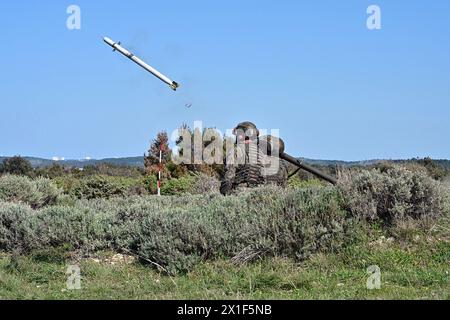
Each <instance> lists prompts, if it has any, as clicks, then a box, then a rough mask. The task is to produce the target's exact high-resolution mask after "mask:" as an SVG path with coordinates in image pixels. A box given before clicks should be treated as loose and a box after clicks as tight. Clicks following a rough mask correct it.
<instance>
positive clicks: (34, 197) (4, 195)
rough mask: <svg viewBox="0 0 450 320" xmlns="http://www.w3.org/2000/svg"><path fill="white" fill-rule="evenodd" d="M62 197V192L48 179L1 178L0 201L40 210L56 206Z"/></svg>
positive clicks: (7, 176)
mask: <svg viewBox="0 0 450 320" xmlns="http://www.w3.org/2000/svg"><path fill="white" fill-rule="evenodd" d="M61 195H62V191H61V190H60V189H58V187H57V186H56V185H55V184H53V183H52V181H51V180H49V179H46V178H36V179H34V180H33V179H31V178H28V177H25V176H14V175H4V176H1V177H0V201H8V202H18V203H25V204H28V205H30V206H31V207H32V208H34V209H38V208H42V207H45V206H49V205H54V204H56V203H57V201H58V199H59V198H60V197H61Z"/></svg>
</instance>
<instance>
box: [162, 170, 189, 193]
mask: <svg viewBox="0 0 450 320" xmlns="http://www.w3.org/2000/svg"><path fill="white" fill-rule="evenodd" d="M195 182H196V177H195V176H194V175H190V174H188V175H185V176H182V177H180V178H178V179H170V180H166V181H163V182H162V184H161V194H163V195H178V194H182V193H188V192H189V190H190V189H191V188H192V186H193V185H194V184H195Z"/></svg>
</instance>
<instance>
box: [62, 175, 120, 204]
mask: <svg viewBox="0 0 450 320" xmlns="http://www.w3.org/2000/svg"><path fill="white" fill-rule="evenodd" d="M71 194H72V195H73V196H75V197H76V198H78V199H97V198H105V199H109V198H111V197H115V196H124V195H125V194H126V187H125V186H124V185H123V184H121V183H120V182H118V181H115V180H114V179H111V178H109V179H108V178H106V177H103V176H94V177H89V178H87V179H82V180H80V181H79V183H78V184H77V185H76V186H75V187H74V188H73V190H71Z"/></svg>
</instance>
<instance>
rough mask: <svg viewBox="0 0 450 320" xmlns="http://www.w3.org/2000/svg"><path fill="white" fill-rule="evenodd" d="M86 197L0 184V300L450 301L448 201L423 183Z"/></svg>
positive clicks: (443, 188)
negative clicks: (75, 274)
mask: <svg viewBox="0 0 450 320" xmlns="http://www.w3.org/2000/svg"><path fill="white" fill-rule="evenodd" d="M94 186H95V185H94ZM88 187H89V188H90V189H88V190H89V192H85V191H83V192H82V193H80V194H88V195H90V196H89V197H88V198H83V197H72V196H71V195H70V194H66V193H64V192H63V190H62V189H60V188H59V187H58V186H57V184H55V183H54V182H53V180H50V179H45V178H34V179H32V178H28V177H23V176H15V175H8V174H7V175H3V176H1V177H0V251H1V252H2V253H1V254H0V298H1V299H354V298H358V299H359V298H362V299H379V298H380V299H450V275H449V272H450V231H449V230H450V219H449V211H450V201H449V197H450V192H449V188H448V186H447V185H446V184H443V183H441V182H439V181H437V180H435V179H433V178H432V177H430V175H429V174H427V172H426V171H425V170H421V169H418V168H408V167H405V166H397V165H395V166H389V167H386V168H376V169H370V170H366V169H358V170H351V171H343V172H341V173H340V177H339V184H338V186H336V187H332V186H327V185H322V184H320V183H316V182H312V183H299V184H298V185H296V186H291V187H290V188H288V189H286V190H283V189H279V188H274V187H264V188H258V189H255V190H252V191H249V192H245V193H243V194H240V195H237V196H230V197H224V196H221V195H220V194H218V193H217V192H214V191H213V190H212V191H211V192H207V193H204V194H199V195H190V194H179V195H177V196H165V197H156V196H147V195H143V196H139V195H133V196H129V195H128V196H111V194H110V193H109V191H108V190H109V189H105V185H103V184H101V185H100V186H99V188H97V187H96V186H95V188H94V187H93V186H92V185H89V186H88ZM90 191H92V192H90ZM98 193H100V194H107V195H108V196H107V197H96V196H95V197H93V196H92V195H96V194H98ZM75 194H77V193H75ZM69 266H76V267H77V268H79V270H80V274H81V283H80V285H81V289H79V290H78V289H76V290H72V289H73V288H71V287H70V286H69V287H68V286H67V283H68V279H70V278H71V276H70V275H68V274H67V271H68V267H69ZM371 266H372V267H373V266H376V269H377V270H379V274H380V276H381V283H380V287H379V289H373V287H372V289H370V286H369V287H368V285H367V284H368V281H369V282H370V279H373V278H372V277H373V275H374V274H373V269H371ZM370 270H372V271H370Z"/></svg>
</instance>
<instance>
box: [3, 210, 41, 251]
mask: <svg viewBox="0 0 450 320" xmlns="http://www.w3.org/2000/svg"><path fill="white" fill-rule="evenodd" d="M33 214H34V212H33V210H32V209H31V208H30V207H28V206H25V205H22V204H15V203H5V202H0V250H2V251H10V252H24V251H26V250H28V249H29V246H28V244H29V243H30V240H31V239H33V237H34V235H33V234H34V230H35V228H34V226H33V224H32V221H31V219H30V217H31V216H32V215H33Z"/></svg>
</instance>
